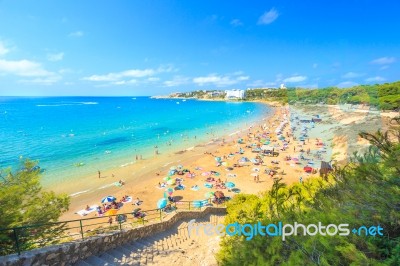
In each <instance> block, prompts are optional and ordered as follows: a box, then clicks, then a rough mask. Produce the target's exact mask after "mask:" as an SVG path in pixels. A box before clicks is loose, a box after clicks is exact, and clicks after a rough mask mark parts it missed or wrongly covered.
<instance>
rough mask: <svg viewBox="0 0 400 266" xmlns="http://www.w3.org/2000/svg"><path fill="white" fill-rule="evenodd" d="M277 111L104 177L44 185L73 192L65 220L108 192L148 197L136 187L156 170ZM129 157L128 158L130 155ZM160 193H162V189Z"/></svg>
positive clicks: (199, 153) (198, 154) (152, 179)
mask: <svg viewBox="0 0 400 266" xmlns="http://www.w3.org/2000/svg"><path fill="white" fill-rule="evenodd" d="M268 107H269V106H268ZM275 112H276V110H274V108H271V107H270V109H269V111H267V112H263V113H262V114H261V115H260V116H257V118H255V120H256V121H252V122H251V123H250V124H248V122H240V123H236V124H235V123H232V124H231V125H229V128H227V129H226V131H227V132H225V133H223V132H222V131H221V132H219V134H218V135H215V136H210V139H209V141H199V142H197V143H191V144H189V145H187V146H188V147H186V148H182V149H171V150H169V151H168V152H164V153H162V154H159V155H153V156H151V157H150V158H144V159H143V160H140V159H139V160H138V161H136V162H128V163H126V164H124V165H120V166H119V167H114V168H110V169H104V170H102V171H101V178H98V175H97V172H96V173H93V174H91V175H82V176H81V177H79V179H77V180H75V181H74V182H73V183H70V182H63V183H62V184H54V185H49V186H47V187H45V190H52V191H54V192H56V193H66V194H68V195H70V196H71V205H70V210H69V211H68V212H67V213H65V214H64V215H63V216H62V218H61V220H65V219H63V218H67V217H69V218H75V219H76V218H77V217H78V216H76V215H75V216H74V217H71V215H73V214H74V212H76V211H78V210H79V208H84V206H86V205H93V204H99V202H100V199H101V197H105V196H107V195H109V194H113V195H122V194H124V193H125V194H130V195H131V196H134V197H135V198H136V197H137V196H138V195H139V198H141V199H142V197H146V196H145V194H146V193H141V192H139V191H138V190H137V187H140V186H142V187H144V188H148V185H147V184H148V183H152V184H154V185H155V184H157V183H158V182H159V181H160V180H161V177H164V176H165V175H160V176H157V173H159V174H160V172H163V171H165V170H168V169H169V167H171V166H172V165H177V164H183V165H187V164H189V163H190V162H191V161H197V160H199V159H201V158H202V157H204V153H206V152H208V151H209V150H212V149H218V147H219V146H220V145H221V143H222V140H223V139H225V140H229V141H232V140H234V139H236V138H237V137H240V136H242V135H243V134H244V131H245V130H247V129H248V128H249V127H255V126H256V125H257V124H259V123H262V122H264V121H265V120H266V118H265V117H266V116H267V117H272V116H273V115H274V113H275ZM243 127H246V129H243ZM241 128H242V129H241ZM192 144H193V145H192ZM127 161H129V159H128V160H127ZM122 166H124V167H122ZM119 180H123V181H124V182H125V185H124V186H122V187H117V186H115V185H114V184H115V183H116V182H118V181H119ZM156 180H157V182H156ZM144 184H146V185H144ZM77 188H79V189H77ZM152 188H154V186H152ZM122 191H125V192H122ZM133 191H134V192H133ZM142 192H144V191H142ZM132 194H135V195H132ZM160 195H161V197H162V194H161V193H160ZM121 197H122V196H121ZM95 198H96V200H95ZM117 198H118V197H117ZM153 203H154V204H153V205H154V206H153V207H152V208H151V209H153V208H155V202H153ZM145 205H147V204H145Z"/></svg>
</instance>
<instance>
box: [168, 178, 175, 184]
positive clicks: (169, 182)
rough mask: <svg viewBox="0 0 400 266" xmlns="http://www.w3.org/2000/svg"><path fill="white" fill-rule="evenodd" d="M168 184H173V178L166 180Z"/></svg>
mask: <svg viewBox="0 0 400 266" xmlns="http://www.w3.org/2000/svg"><path fill="white" fill-rule="evenodd" d="M167 184H168V185H175V180H174V179H170V180H168V181H167Z"/></svg>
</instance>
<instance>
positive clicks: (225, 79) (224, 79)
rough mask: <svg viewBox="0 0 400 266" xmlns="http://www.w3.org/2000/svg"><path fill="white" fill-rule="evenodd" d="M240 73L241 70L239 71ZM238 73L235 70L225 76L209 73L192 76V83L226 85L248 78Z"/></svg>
mask: <svg viewBox="0 0 400 266" xmlns="http://www.w3.org/2000/svg"><path fill="white" fill-rule="evenodd" d="M240 74H242V72H240ZM240 74H239V72H235V73H234V74H233V75H225V76H222V75H217V74H210V75H208V76H203V77H196V78H193V83H195V84H197V85H198V86H204V85H214V86H216V87H226V86H229V85H234V84H237V83H239V82H241V81H244V80H248V79H249V78H250V77H249V76H242V75H240Z"/></svg>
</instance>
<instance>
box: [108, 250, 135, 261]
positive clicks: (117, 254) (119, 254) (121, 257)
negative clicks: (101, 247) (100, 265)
mask: <svg viewBox="0 0 400 266" xmlns="http://www.w3.org/2000/svg"><path fill="white" fill-rule="evenodd" d="M106 254H109V255H110V256H112V257H114V258H115V259H116V260H117V261H118V263H125V262H126V260H128V259H129V257H130V252H129V253H128V254H125V253H124V252H123V250H122V249H121V248H116V249H112V250H109V251H107V252H106Z"/></svg>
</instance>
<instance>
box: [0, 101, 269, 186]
mask: <svg viewBox="0 0 400 266" xmlns="http://www.w3.org/2000/svg"><path fill="white" fill-rule="evenodd" d="M269 111H270V109H269V108H268V107H267V106H265V105H263V104H259V103H248V102H244V103H238V102H222V101H221V102H217V101H212V102H211V101H197V100H181V99H151V98H149V97H57V98H53V97H46V98H25V97H24V98H21V97H0V169H4V168H7V167H13V168H14V169H15V168H16V167H18V165H19V161H20V158H30V159H33V160H39V165H40V167H41V169H43V170H44V173H43V182H44V184H50V185H51V184H54V183H55V182H57V181H61V180H68V179H71V178H74V177H79V176H83V175H87V174H93V173H96V172H97V170H98V169H110V168H114V167H121V166H124V165H127V164H131V163H133V162H134V161H135V157H136V155H138V156H140V155H142V156H143V158H148V157H151V156H154V153H155V149H156V148H155V146H157V149H158V150H159V152H160V153H164V154H165V153H167V152H171V151H178V150H181V149H187V148H190V147H192V146H194V145H196V144H199V143H204V142H205V141H210V139H211V138H213V137H220V136H222V135H226V134H230V133H232V132H234V131H235V130H237V129H239V128H242V127H243V126H244V124H245V123H247V124H250V123H253V122H255V121H256V120H257V119H260V117H261V116H262V115H265V114H266V113H268V112H269Z"/></svg>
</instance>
